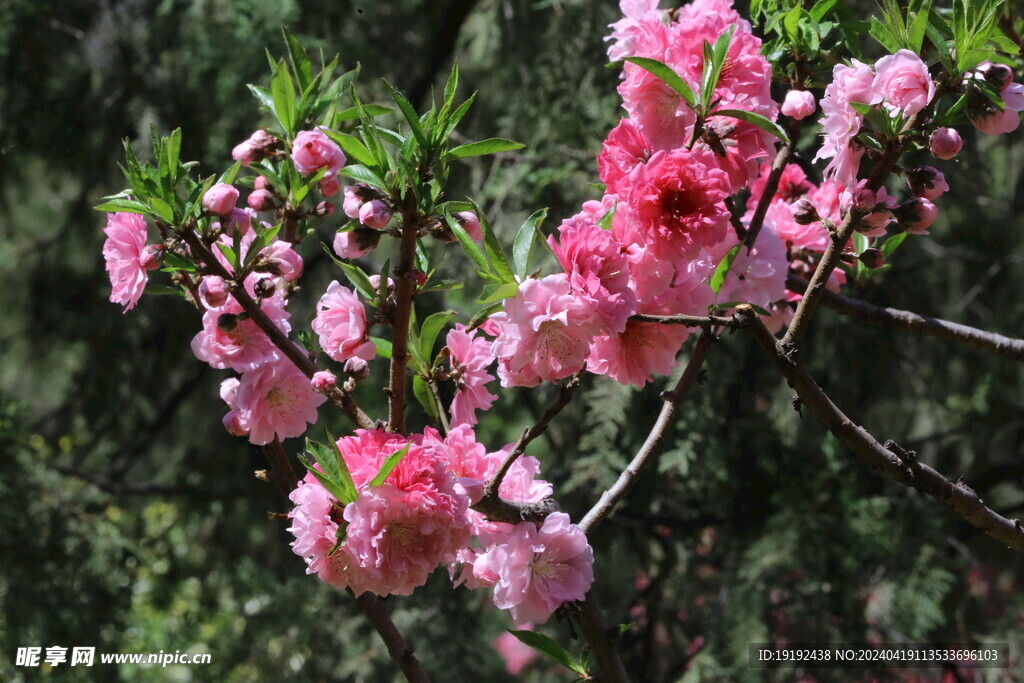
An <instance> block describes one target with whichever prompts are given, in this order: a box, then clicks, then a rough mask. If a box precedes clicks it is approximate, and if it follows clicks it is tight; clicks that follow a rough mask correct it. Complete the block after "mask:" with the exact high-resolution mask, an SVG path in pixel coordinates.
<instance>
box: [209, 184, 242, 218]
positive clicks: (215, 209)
mask: <svg viewBox="0 0 1024 683" xmlns="http://www.w3.org/2000/svg"><path fill="white" fill-rule="evenodd" d="M237 201H238V190H237V189H236V188H235V187H233V186H231V185H228V184H227V183H217V184H216V185H214V186H213V187H211V188H210V189H209V190H207V191H206V194H204V195H203V208H204V209H206V210H207V211H209V212H210V213H213V214H216V215H218V216H226V215H228V214H229V213H231V210H232V209H234V208H235V202H237Z"/></svg>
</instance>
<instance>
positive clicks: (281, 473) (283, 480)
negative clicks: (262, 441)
mask: <svg viewBox="0 0 1024 683" xmlns="http://www.w3.org/2000/svg"><path fill="white" fill-rule="evenodd" d="M263 454H264V455H265V456H266V457H267V462H269V463H270V481H272V482H273V483H274V486H276V487H277V488H278V489H280V491H281V492H282V493H284V495H286V496H287V495H288V494H289V493H291V491H292V489H294V488H295V487H296V485H297V484H298V481H299V475H297V474H295V470H294V468H292V463H291V462H290V461H289V460H288V454H287V453H285V452H284V446H282V445H281V442H280V441H278V440H277V437H276V436H275V437H274V440H273V441H271V442H270V443H268V444H267V445H266V446H263Z"/></svg>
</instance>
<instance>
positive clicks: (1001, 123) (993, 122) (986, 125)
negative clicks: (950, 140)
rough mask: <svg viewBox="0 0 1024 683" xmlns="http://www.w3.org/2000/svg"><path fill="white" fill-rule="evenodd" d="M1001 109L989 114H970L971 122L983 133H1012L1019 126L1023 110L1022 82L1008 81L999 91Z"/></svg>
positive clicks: (1023, 94) (1023, 93) (1023, 85)
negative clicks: (1001, 101)
mask: <svg viewBox="0 0 1024 683" xmlns="http://www.w3.org/2000/svg"><path fill="white" fill-rule="evenodd" d="M999 96H1000V97H1001V98H1002V99H1003V109H1001V110H1000V109H996V110H995V111H994V112H992V113H991V114H990V115H989V116H981V117H978V116H972V117H971V123H973V124H974V127H975V128H977V129H978V130H980V131H981V132H982V133H984V134H985V135H1002V134H1003V133H1012V132H1013V131H1015V130H1017V127H1018V126H1020V112H1021V111H1024V84H1021V83H1013V82H1010V83H1008V84H1007V85H1006V87H1004V88H1003V89H1002V90H1000V91H999Z"/></svg>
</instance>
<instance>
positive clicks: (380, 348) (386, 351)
mask: <svg viewBox="0 0 1024 683" xmlns="http://www.w3.org/2000/svg"><path fill="white" fill-rule="evenodd" d="M370 341H372V342H373V345H374V347H376V349H377V355H378V356H380V357H381V358H383V359H385V360H390V359H391V342H389V341H388V340H387V339H381V338H380V337H370Z"/></svg>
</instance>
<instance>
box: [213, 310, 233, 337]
mask: <svg viewBox="0 0 1024 683" xmlns="http://www.w3.org/2000/svg"><path fill="white" fill-rule="evenodd" d="M236 327H238V314H237V313H221V314H220V315H219V316H217V329H219V330H220V331H221V332H224V333H226V334H231V333H232V332H234V331H235V328H236Z"/></svg>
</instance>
